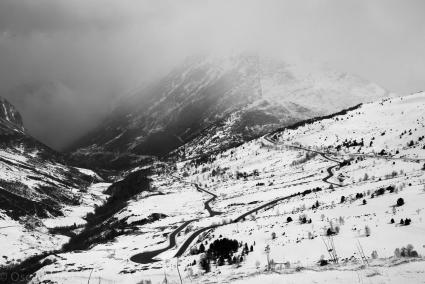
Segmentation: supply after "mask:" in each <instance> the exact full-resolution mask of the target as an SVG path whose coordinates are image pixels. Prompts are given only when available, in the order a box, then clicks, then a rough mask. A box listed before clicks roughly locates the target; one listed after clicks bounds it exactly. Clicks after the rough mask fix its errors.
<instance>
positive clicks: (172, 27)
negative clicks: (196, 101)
mask: <svg viewBox="0 0 425 284" xmlns="http://www.w3.org/2000/svg"><path fill="white" fill-rule="evenodd" d="M300 2H301V3H300ZM424 10H425V2H423V1H420V0H418V1H413V0H412V1H373V2H371V1H335V0H334V1H314V2H311V1H310V2H304V1H132V0H123V1H114V0H106V1H101V0H91V1H84V0H75V1H65V0H56V1H53V0H22V1H15V0H3V1H1V2H0V96H3V97H5V98H7V99H8V100H9V101H11V102H12V103H13V104H15V105H16V107H17V108H18V109H19V111H20V112H21V113H22V116H23V120H24V123H25V125H26V127H27V129H28V131H29V132H30V133H31V134H32V135H34V136H35V137H37V138H39V139H40V140H41V141H43V142H45V143H47V144H48V145H50V146H52V147H54V148H56V149H61V148H63V147H65V146H67V145H69V144H70V143H72V142H73V141H74V140H76V139H77V138H79V137H80V136H82V135H84V134H85V133H86V132H87V131H88V130H90V129H92V128H93V127H94V126H96V125H97V124H98V122H99V121H100V120H101V119H102V118H103V117H104V116H105V115H106V114H107V113H108V112H109V111H110V107H111V106H112V105H114V104H115V100H117V99H118V98H119V97H120V96H123V95H125V94H127V93H131V92H132V90H134V89H137V88H139V87H140V86H141V85H144V84H145V83H146V82H150V81H152V80H154V79H156V78H159V77H161V76H162V75H164V74H166V73H168V72H169V71H170V70H171V69H172V68H173V67H174V66H177V65H178V64H180V63H181V62H182V61H183V60H184V59H185V58H186V57H188V56H191V55H194V54H199V53H210V52H213V53H230V52H235V51H240V50H256V51H259V52H262V53H266V54H267V55H273V56H276V57H279V58H283V59H288V58H289V59H291V60H299V61H301V62H307V64H311V63H314V64H322V65H326V66H328V67H330V68H332V69H336V70H339V71H344V72H348V73H353V74H356V75H359V76H360V77H363V78H367V79H368V80H370V81H372V82H375V83H377V84H379V85H382V86H384V87H385V88H387V89H389V90H391V91H395V92H397V93H411V92H414V91H418V90H421V89H425V79H424V77H423V74H424V73H425V65H424V64H423V62H425V53H424V52H423V50H425V37H424V36H423V35H424V34H425V17H423V11H424Z"/></svg>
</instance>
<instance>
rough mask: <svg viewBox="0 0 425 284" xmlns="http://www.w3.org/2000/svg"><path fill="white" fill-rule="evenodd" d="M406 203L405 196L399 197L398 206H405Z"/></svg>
mask: <svg viewBox="0 0 425 284" xmlns="http://www.w3.org/2000/svg"><path fill="white" fill-rule="evenodd" d="M403 205H404V199H403V198H401V197H400V198H399V199H397V206H403Z"/></svg>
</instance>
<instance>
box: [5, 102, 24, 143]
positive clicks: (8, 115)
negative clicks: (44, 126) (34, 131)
mask: <svg viewBox="0 0 425 284" xmlns="http://www.w3.org/2000/svg"><path fill="white" fill-rule="evenodd" d="M23 132H25V128H24V124H23V122H22V117H21V115H20V113H19V112H18V111H17V110H16V109H15V107H14V106H13V105H12V104H11V103H9V102H8V101H7V100H6V99H4V98H2V97H0V134H1V135H7V134H13V133H23Z"/></svg>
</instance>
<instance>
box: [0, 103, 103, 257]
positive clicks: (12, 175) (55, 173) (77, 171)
mask: <svg viewBox="0 0 425 284" xmlns="http://www.w3.org/2000/svg"><path fill="white" fill-rule="evenodd" d="M0 146H1V147H0V230H1V231H0V251H1V252H2V253H0V255H1V258H0V260H1V261H0V265H3V264H8V263H13V262H14V261H16V260H18V259H21V258H22V257H24V256H31V255H33V254H35V253H38V252H42V251H46V250H50V249H51V248H52V247H60V245H61V243H63V242H64V236H62V235H54V234H50V233H49V229H51V228H53V227H57V226H70V225H73V224H76V225H79V224H81V223H84V220H83V219H82V217H84V215H85V214H86V213H87V212H89V211H91V210H93V206H94V204H95V203H97V204H99V203H100V202H102V201H103V200H104V195H103V194H102V193H101V191H102V189H104V188H105V186H106V185H107V184H102V183H99V182H101V181H102V178H100V177H99V176H98V175H97V174H96V173H94V172H93V171H91V170H87V169H82V168H76V167H72V166H70V165H68V164H67V162H66V159H65V158H64V157H63V156H62V155H61V154H59V153H56V152H55V151H53V150H52V149H50V148H48V147H47V146H45V145H44V144H42V143H40V142H38V141H37V140H35V139H34V138H33V137H31V136H30V135H29V134H28V133H27V132H26V130H25V127H24V124H23V121H22V119H21V115H20V114H19V112H18V111H17V110H16V108H15V107H14V106H13V105H12V104H10V103H9V102H8V101H6V100H5V99H2V98H0ZM96 183H99V184H96Z"/></svg>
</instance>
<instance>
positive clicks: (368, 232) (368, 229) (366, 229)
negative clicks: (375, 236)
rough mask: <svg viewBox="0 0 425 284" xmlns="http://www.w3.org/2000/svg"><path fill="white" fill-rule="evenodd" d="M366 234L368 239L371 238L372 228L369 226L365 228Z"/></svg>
mask: <svg viewBox="0 0 425 284" xmlns="http://www.w3.org/2000/svg"><path fill="white" fill-rule="evenodd" d="M364 233H365V235H366V237H369V236H370V228H369V226H365V228H364Z"/></svg>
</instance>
